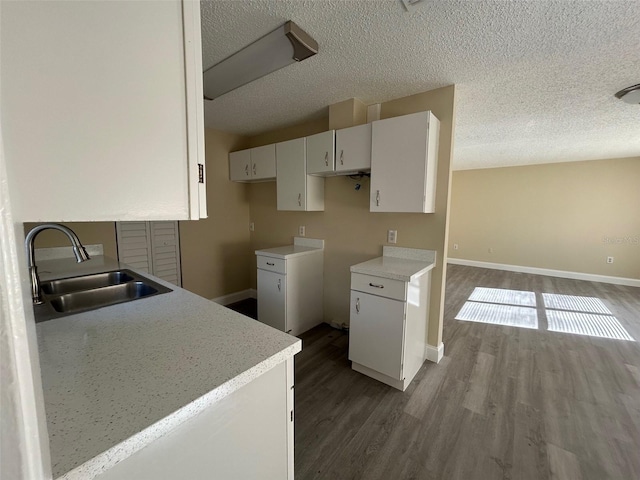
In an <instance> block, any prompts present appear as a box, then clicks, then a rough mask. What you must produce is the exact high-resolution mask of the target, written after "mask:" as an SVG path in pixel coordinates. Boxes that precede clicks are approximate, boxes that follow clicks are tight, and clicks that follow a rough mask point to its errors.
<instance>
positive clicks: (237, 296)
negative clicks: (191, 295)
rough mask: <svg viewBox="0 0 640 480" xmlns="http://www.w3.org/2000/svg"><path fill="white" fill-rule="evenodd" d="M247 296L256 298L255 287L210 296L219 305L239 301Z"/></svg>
mask: <svg viewBox="0 0 640 480" xmlns="http://www.w3.org/2000/svg"><path fill="white" fill-rule="evenodd" d="M247 298H258V292H257V290H256V289H255V288H247V289H246V290H242V291H240V292H234V293H229V294H227V295H222V296H221V297H216V298H212V299H211V301H212V302H215V303H219V304H220V305H231V304H232V303H236V302H241V301H242V300H246V299H247Z"/></svg>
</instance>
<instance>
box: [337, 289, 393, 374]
mask: <svg viewBox="0 0 640 480" xmlns="http://www.w3.org/2000/svg"><path fill="white" fill-rule="evenodd" d="M404 316H405V303H404V302H402V301H400V300H393V299H389V298H384V297H378V296H376V295H371V294H368V293H363V292H358V291H356V290H352V291H351V314H350V318H351V324H350V326H349V334H350V342H349V359H351V360H353V361H357V362H358V363H360V364H361V365H364V366H366V367H368V368H371V369H373V370H375V371H377V372H380V373H383V374H384V375H388V376H389V377H392V378H395V379H396V380H402V378H403V375H402V362H401V361H398V360H399V359H401V358H402V345H403V339H404Z"/></svg>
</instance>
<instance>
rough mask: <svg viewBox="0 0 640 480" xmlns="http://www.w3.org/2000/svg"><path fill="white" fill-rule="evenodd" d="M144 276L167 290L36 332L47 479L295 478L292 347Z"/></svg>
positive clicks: (293, 342) (111, 265)
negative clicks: (48, 469) (51, 476)
mask: <svg viewBox="0 0 640 480" xmlns="http://www.w3.org/2000/svg"><path fill="white" fill-rule="evenodd" d="M123 267H124V266H123ZM117 268H119V265H118V263H117V262H114V261H111V260H109V259H106V258H104V257H97V258H94V259H92V260H91V261H89V262H85V263H84V264H81V265H77V264H75V263H74V262H73V261H72V260H69V259H64V260H50V261H46V262H45V261H43V262H40V265H39V270H40V272H41V276H42V279H43V280H46V279H47V278H52V277H57V278H62V277H65V276H74V275H80V274H85V273H93V272H96V271H107V270H114V269H117ZM47 272H50V273H47ZM53 272H55V273H53ZM140 273H142V272H140ZM143 275H144V276H147V277H149V278H151V279H152V280H154V281H156V282H158V283H161V284H163V285H166V286H167V287H169V288H171V289H172V290H173V291H172V292H170V293H166V294H162V295H157V296H153V297H148V298H143V299H140V300H135V301H132V302H128V303H122V304H119V305H113V306H110V307H105V308H101V309H98V310H93V311H89V312H85V313H79V314H76V315H70V316H67V317H63V318H58V319H54V320H49V321H46V322H42V323H39V324H38V325H37V334H38V347H39V351H40V364H41V368H42V382H43V390H44V399H45V408H46V414H47V426H48V430H49V439H50V449H51V458H52V465H53V472H54V478H63V479H89V478H99V479H101V480H111V479H116V478H117V479H126V478H135V479H136V480H143V479H159V478H162V479H173V478H189V479H190V480H197V479H201V478H202V479H204V478H255V479H283V478H293V356H294V355H295V354H296V353H298V352H299V351H300V350H301V342H300V340H299V339H297V338H295V337H292V336H290V335H287V334H285V333H282V332H279V331H277V330H275V329H273V328H271V327H268V326H266V325H263V324H261V323H260V322H256V321H255V320H252V319H250V318H248V317H245V316H244V315H241V314H239V313H236V312H234V311H232V310H229V309H227V308H225V307H222V306H220V305H218V304H216V303H213V302H211V301H209V300H207V299H204V298H202V297H199V296H197V295H194V294H192V293H190V292H188V291H186V290H183V289H181V288H178V287H176V286H175V285H171V284H169V283H166V282H163V281H162V280H159V279H158V278H156V277H153V276H151V275H148V274H143Z"/></svg>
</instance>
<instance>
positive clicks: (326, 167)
mask: <svg viewBox="0 0 640 480" xmlns="http://www.w3.org/2000/svg"><path fill="white" fill-rule="evenodd" d="M335 138H336V137H335V130H329V131H328V132H322V133H317V134H316V135H311V136H310V137H307V173H308V174H309V175H316V174H317V175H332V174H333V173H334V170H335V152H336V143H335Z"/></svg>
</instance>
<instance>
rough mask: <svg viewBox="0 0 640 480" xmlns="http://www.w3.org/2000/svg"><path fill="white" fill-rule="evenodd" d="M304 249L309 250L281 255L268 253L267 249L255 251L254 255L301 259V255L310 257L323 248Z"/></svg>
mask: <svg viewBox="0 0 640 480" xmlns="http://www.w3.org/2000/svg"><path fill="white" fill-rule="evenodd" d="M277 248H279V247H277ZM304 248H309V250H306V251H304V252H292V253H286V254H282V253H274V252H269V249H266V250H256V251H255V254H256V256H257V255H260V256H262V257H270V258H281V259H284V260H286V259H287V258H293V257H301V256H303V255H311V254H315V253H317V252H324V249H323V248H315V247H304Z"/></svg>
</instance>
